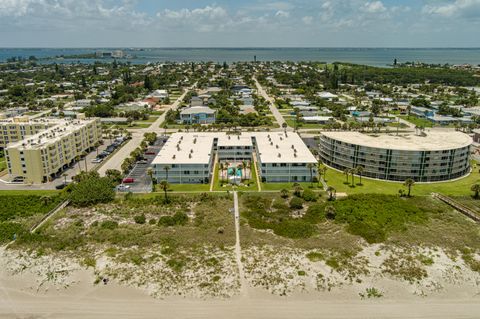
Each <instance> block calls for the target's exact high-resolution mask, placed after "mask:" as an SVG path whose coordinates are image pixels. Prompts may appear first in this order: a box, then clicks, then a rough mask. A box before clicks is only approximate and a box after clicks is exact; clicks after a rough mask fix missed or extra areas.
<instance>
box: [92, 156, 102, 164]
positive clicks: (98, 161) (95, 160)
mask: <svg viewBox="0 0 480 319" xmlns="http://www.w3.org/2000/svg"><path fill="white" fill-rule="evenodd" d="M91 162H92V163H93V164H98V163H101V162H103V158H99V157H97V158H94V159H92V161H91Z"/></svg>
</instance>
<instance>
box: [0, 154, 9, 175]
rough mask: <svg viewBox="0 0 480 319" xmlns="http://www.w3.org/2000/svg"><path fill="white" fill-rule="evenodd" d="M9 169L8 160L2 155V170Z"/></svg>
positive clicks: (0, 161) (0, 159) (0, 168)
mask: <svg viewBox="0 0 480 319" xmlns="http://www.w3.org/2000/svg"><path fill="white" fill-rule="evenodd" d="M5 169H7V161H6V160H5V157H3V156H2V157H0V172H1V171H3V170H5Z"/></svg>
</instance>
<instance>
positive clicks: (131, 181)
mask: <svg viewBox="0 0 480 319" xmlns="http://www.w3.org/2000/svg"><path fill="white" fill-rule="evenodd" d="M122 183H123V184H132V183H135V179H134V178H131V177H127V178H124V179H123V181H122Z"/></svg>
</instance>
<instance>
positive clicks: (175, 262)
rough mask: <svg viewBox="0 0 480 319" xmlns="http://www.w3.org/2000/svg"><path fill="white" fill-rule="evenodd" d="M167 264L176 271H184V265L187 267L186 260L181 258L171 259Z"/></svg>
mask: <svg viewBox="0 0 480 319" xmlns="http://www.w3.org/2000/svg"><path fill="white" fill-rule="evenodd" d="M167 265H168V266H169V267H170V268H172V269H173V270H174V271H176V272H180V271H182V269H183V267H185V261H183V260H181V259H169V260H168V261H167Z"/></svg>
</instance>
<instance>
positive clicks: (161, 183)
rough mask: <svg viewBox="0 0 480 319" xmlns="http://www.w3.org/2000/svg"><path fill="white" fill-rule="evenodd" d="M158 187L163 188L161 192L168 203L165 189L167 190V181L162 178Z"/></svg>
mask: <svg viewBox="0 0 480 319" xmlns="http://www.w3.org/2000/svg"><path fill="white" fill-rule="evenodd" d="M159 185H160V189H161V190H163V192H164V193H165V202H167V203H168V196H167V191H168V187H169V185H168V182H167V181H166V180H163V181H161V182H160V184H159Z"/></svg>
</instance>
